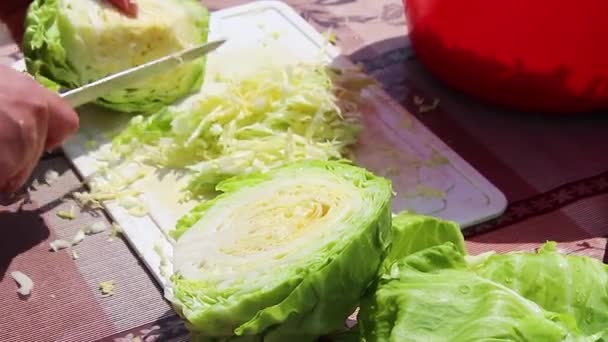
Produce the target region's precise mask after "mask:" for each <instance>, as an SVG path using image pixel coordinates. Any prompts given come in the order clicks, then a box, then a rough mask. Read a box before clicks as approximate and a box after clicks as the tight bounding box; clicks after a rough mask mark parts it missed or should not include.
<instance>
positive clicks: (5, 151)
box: [0, 65, 79, 193]
mask: <svg viewBox="0 0 608 342" xmlns="http://www.w3.org/2000/svg"><path fill="white" fill-rule="evenodd" d="M78 125H79V120H78V115H77V114H76V112H75V111H74V109H72V107H70V106H69V105H68V104H67V103H65V102H64V101H63V99H62V98H61V97H60V96H59V95H57V94H55V93H53V92H51V91H50V90H47V89H45V88H44V87H42V86H41V85H40V84H38V83H37V82H36V81H35V80H34V79H33V78H31V77H30V76H28V75H26V74H22V73H20V72H18V71H15V70H13V69H11V68H10V67H7V66H2V65H0V193H3V192H8V193H11V192H14V191H16V190H18V189H19V188H20V187H22V186H23V185H24V184H25V182H26V181H27V180H28V178H29V177H30V175H31V173H32V171H33V170H34V167H35V166H36V164H37V163H38V160H39V159H40V156H41V155H42V153H43V152H44V151H45V150H52V149H54V148H56V147H58V146H59V145H61V144H62V143H63V141H64V140H65V139H66V138H67V137H68V136H69V135H70V134H72V133H74V132H75V131H76V130H77V129H78Z"/></svg>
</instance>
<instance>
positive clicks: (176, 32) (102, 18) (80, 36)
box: [23, 0, 209, 113]
mask: <svg viewBox="0 0 608 342" xmlns="http://www.w3.org/2000/svg"><path fill="white" fill-rule="evenodd" d="M137 4H138V6H139V15H138V17H137V18H131V17H128V16H125V15H123V14H121V13H120V12H119V11H118V10H116V9H115V8H114V7H113V6H111V5H109V4H108V3H106V2H104V1H95V0H78V1H71V0H35V1H34V2H33V3H32V4H31V6H30V8H29V10H28V13H27V18H26V23H25V28H26V29H25V34H24V42H23V51H24V55H25V61H26V65H27V70H28V72H29V73H30V74H32V75H34V77H36V78H37V79H38V80H39V81H40V82H41V83H42V84H44V85H45V86H47V87H49V88H51V89H54V90H59V89H60V88H67V89H71V88H76V87H79V86H82V85H84V84H87V83H90V82H93V81H95V80H98V79H100V78H102V77H105V76H108V75H110V74H113V73H116V72H119V71H122V70H125V69H128V68H131V67H134V66H137V65H140V64H143V63H145V62H148V61H150V60H153V59H157V58H160V57H163V56H165V55H167V54H170V53H173V52H177V51H181V50H183V49H185V48H188V47H193V46H195V45H198V44H202V43H204V42H205V41H206V40H207V32H208V24H209V16H208V13H207V10H206V9H205V8H204V7H203V6H202V5H201V4H200V3H199V2H198V1H195V0H138V2H137ZM204 67H205V59H200V60H197V61H195V62H190V63H186V64H184V65H183V66H180V67H179V68H177V69H175V70H172V71H171V72H168V73H164V74H160V75H158V76H153V77H152V78H150V79H148V80H145V81H143V82H141V83H139V84H137V85H134V86H132V87H130V88H128V89H122V90H116V91H113V92H112V93H110V94H109V95H107V96H104V97H102V98H100V99H99V100H98V101H97V103H98V104H99V105H102V106H105V107H108V108H111V109H114V110H117V111H122V112H140V113H142V112H143V113H150V112H154V111H157V110H159V109H160V108H162V107H164V106H166V105H169V104H171V103H173V102H175V101H176V100H177V99H180V98H182V97H184V96H185V95H187V94H190V93H192V92H194V91H196V90H198V89H199V88H200V86H201V84H202V81H203V75H204Z"/></svg>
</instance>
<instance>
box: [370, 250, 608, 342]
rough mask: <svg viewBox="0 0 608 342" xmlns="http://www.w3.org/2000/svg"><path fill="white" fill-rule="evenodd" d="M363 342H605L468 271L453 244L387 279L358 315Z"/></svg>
mask: <svg viewBox="0 0 608 342" xmlns="http://www.w3.org/2000/svg"><path fill="white" fill-rule="evenodd" d="M359 324H360V325H361V329H362V334H363V339H364V341H367V342H372V341H395V342H397V341H399V342H407V341H451V342H460V341H471V342H473V341H535V342H536V341H547V342H550V341H556V342H557V341H601V340H602V339H601V334H598V335H596V336H590V337H585V336H582V335H580V334H579V332H578V328H577V326H576V322H575V320H574V319H573V318H572V317H571V316H569V315H566V314H564V315H562V314H558V313H553V312H550V311H546V310H544V309H543V308H541V307H540V306H539V305H537V304H536V303H534V302H532V301H530V300H528V299H526V298H524V297H522V296H520V295H519V294H517V293H516V292H514V291H513V290H511V289H509V288H508V287H505V286H503V285H501V284H499V283H495V282H493V281H491V280H488V279H486V278H483V277H481V276H479V275H477V274H476V273H474V272H472V271H470V270H469V269H468V265H467V264H466V262H465V259H464V256H463V254H462V253H461V251H460V248H459V247H457V246H456V245H454V244H453V243H451V242H447V243H445V244H443V245H439V246H435V247H431V248H427V249H424V250H421V251H419V252H416V253H414V254H411V255H410V256H408V257H406V258H404V259H403V260H401V261H399V262H396V263H394V264H393V265H392V267H391V270H390V271H389V272H388V273H386V274H383V275H382V277H381V279H380V280H379V283H378V284H377V288H376V289H375V291H372V295H370V296H368V297H366V298H365V299H364V301H363V303H362V305H361V311H360V313H359Z"/></svg>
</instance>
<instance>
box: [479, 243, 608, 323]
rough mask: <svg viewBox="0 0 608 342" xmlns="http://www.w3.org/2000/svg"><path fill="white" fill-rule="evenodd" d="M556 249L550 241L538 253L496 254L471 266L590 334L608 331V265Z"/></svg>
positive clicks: (481, 274) (483, 275) (485, 276)
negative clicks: (574, 323) (566, 318)
mask: <svg viewBox="0 0 608 342" xmlns="http://www.w3.org/2000/svg"><path fill="white" fill-rule="evenodd" d="M555 247H556V244H555V243H554V242H549V243H547V244H545V245H544V246H543V247H542V248H541V249H540V250H539V251H538V252H537V253H526V252H514V253H507V254H492V255H489V256H487V258H485V259H484V258H482V259H481V260H476V261H475V262H474V263H473V264H472V265H471V267H472V269H473V270H474V271H475V272H477V274H479V275H480V276H482V277H484V278H487V279H490V280H493V281H496V282H498V283H501V284H503V285H504V286H507V287H509V288H511V289H513V290H514V291H516V292H517V293H519V294H521V295H522V296H524V297H526V298H528V299H530V300H532V301H534V302H535V303H537V304H538V305H540V306H542V307H543V308H545V309H546V310H550V311H554V312H558V313H564V314H569V315H572V316H573V317H575V318H576V320H577V322H578V325H579V327H580V328H581V330H582V331H583V332H585V333H587V334H594V333H598V332H601V331H604V330H608V265H605V264H603V263H602V262H601V261H599V260H596V259H593V258H589V257H585V256H577V255H564V254H561V253H559V252H558V251H557V250H556V248H555Z"/></svg>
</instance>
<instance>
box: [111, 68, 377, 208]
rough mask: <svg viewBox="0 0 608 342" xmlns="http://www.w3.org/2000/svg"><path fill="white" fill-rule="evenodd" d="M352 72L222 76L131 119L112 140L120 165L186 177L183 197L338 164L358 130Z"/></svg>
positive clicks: (358, 79)
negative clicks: (231, 181)
mask: <svg viewBox="0 0 608 342" xmlns="http://www.w3.org/2000/svg"><path fill="white" fill-rule="evenodd" d="M371 82H372V81H371V79H370V78H368V77H366V76H363V74H362V73H360V72H359V71H358V70H340V69H337V68H332V67H330V66H327V65H325V64H321V63H319V64H296V65H287V66H285V65H274V64H271V65H268V66H265V67H262V68H260V69H258V70H256V71H255V72H253V73H247V74H245V75H240V76H231V77H229V78H224V77H222V76H221V75H220V76H218V77H216V78H215V79H214V80H211V81H209V82H208V83H206V86H205V87H204V88H203V91H202V92H201V93H199V94H197V95H195V96H192V97H191V98H189V99H188V100H186V101H183V102H181V103H179V104H176V105H174V106H172V107H169V108H166V109H163V110H161V111H159V112H157V113H155V114H154V115H152V116H149V117H146V118H144V117H142V116H137V117H134V118H133V119H132V120H131V122H130V123H129V125H128V126H127V127H126V129H124V130H123V131H122V132H121V133H120V134H118V135H117V136H116V137H114V139H113V142H112V151H113V152H114V154H115V155H116V156H117V157H118V158H120V159H124V160H129V161H131V162H135V163H145V164H149V165H153V166H155V167H168V168H179V169H187V170H189V171H190V172H191V173H192V175H193V178H192V180H191V182H190V184H189V186H188V189H187V190H188V193H189V194H190V195H195V196H196V195H200V194H203V193H206V192H208V191H210V190H214V189H215V185H216V184H217V183H219V182H220V181H222V180H224V179H227V178H229V177H231V176H236V175H243V174H250V173H253V172H267V171H268V170H271V169H273V168H276V167H278V166H282V165H284V164H285V163H287V162H291V161H298V160H308V159H316V160H339V159H343V158H346V157H347V156H348V154H349V150H348V148H349V146H350V145H352V144H353V143H354V142H355V141H356V139H357V135H358V133H359V130H360V114H359V112H358V105H359V102H360V99H361V98H360V92H361V90H362V89H363V88H365V87H366V86H367V85H369V84H370V83H371Z"/></svg>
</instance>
